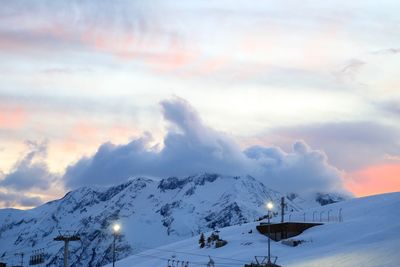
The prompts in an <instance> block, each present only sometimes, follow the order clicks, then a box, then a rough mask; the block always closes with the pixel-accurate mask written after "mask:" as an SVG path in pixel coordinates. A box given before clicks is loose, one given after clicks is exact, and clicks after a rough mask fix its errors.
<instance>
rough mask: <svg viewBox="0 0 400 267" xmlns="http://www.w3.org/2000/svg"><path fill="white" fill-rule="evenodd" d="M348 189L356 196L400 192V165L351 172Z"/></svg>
mask: <svg viewBox="0 0 400 267" xmlns="http://www.w3.org/2000/svg"><path fill="white" fill-rule="evenodd" d="M346 187H347V188H348V189H349V190H350V191H351V192H353V193H354V194H355V195H356V196H368V195H373V194H380V193H385V192H394V191H400V164H379V165H373V166H369V167H366V168H364V169H360V170H357V171H354V172H351V173H349V174H348V175H347V178H346Z"/></svg>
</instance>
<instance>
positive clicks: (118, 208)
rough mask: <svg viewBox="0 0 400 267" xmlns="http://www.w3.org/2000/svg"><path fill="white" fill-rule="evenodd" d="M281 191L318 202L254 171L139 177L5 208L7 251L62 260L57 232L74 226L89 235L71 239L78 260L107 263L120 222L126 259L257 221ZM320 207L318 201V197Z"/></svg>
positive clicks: (0, 231) (300, 204) (0, 233)
mask: <svg viewBox="0 0 400 267" xmlns="http://www.w3.org/2000/svg"><path fill="white" fill-rule="evenodd" d="M281 197H285V199H286V203H287V209H288V210H289V211H290V210H295V211H299V210H301V209H303V208H304V207H305V206H309V205H310V203H312V202H313V201H312V200H311V201H305V200H304V199H301V197H300V196H299V195H298V194H297V195H296V197H294V198H288V197H287V196H286V195H285V194H281V193H279V192H278V191H275V190H272V189H269V188H268V187H266V186H265V185H264V184H263V183H262V182H260V181H258V180H257V179H255V178H254V177H251V176H224V175H219V174H210V173H203V174H199V175H193V176H188V177H183V178H179V177H168V178H165V179H161V180H160V181H156V180H153V179H149V178H144V177H138V178H134V179H131V180H129V181H128V182H125V183H122V184H119V185H116V186H111V187H107V188H106V187H103V188H99V187H82V188H79V189H77V190H73V191H70V192H68V193H66V194H65V196H64V197H62V198H61V199H59V200H53V201H51V202H48V203H45V204H43V205H42V206H39V207H37V208H34V209H31V210H26V211H21V210H0V219H2V220H1V222H2V223H1V225H0V238H1V239H2V241H3V242H2V245H1V246H0V257H1V256H3V258H4V257H6V256H10V251H11V250H14V251H16V250H21V249H26V248H29V250H35V249H38V248H41V247H48V250H47V254H46V263H47V264H55V265H57V264H58V263H60V262H61V260H62V258H63V255H62V250H63V248H62V244H61V242H59V243H58V242H55V241H53V238H54V237H56V236H57V235H58V234H59V231H60V230H66V229H67V230H70V229H72V230H76V231H77V233H79V235H80V236H81V239H82V241H81V242H77V243H75V244H73V242H72V243H71V248H70V250H71V256H70V262H71V266H102V265H104V264H106V263H109V262H110V261H111V259H112V258H111V257H112V253H111V251H112V250H111V248H112V240H113V236H112V232H111V229H110V228H111V225H112V224H113V223H115V222H119V223H121V225H122V227H123V229H124V231H123V233H124V234H123V235H122V236H121V237H120V238H121V240H120V242H118V244H119V245H118V246H119V247H118V250H119V256H120V257H125V256H128V255H131V254H132V253H134V252H138V251H141V250H142V249H141V247H155V246H159V245H164V244H168V243H170V242H175V241H179V240H182V239H184V238H188V237H190V236H194V235H197V234H199V233H200V232H206V231H210V230H212V229H214V228H222V227H226V226H231V225H236V224H242V223H247V222H250V221H254V220H256V219H257V218H259V217H260V216H263V215H265V213H266V210H265V208H264V204H265V202H266V201H267V200H272V201H273V202H275V203H277V205H278V203H280V198H281ZM332 199H333V198H332ZM332 201H333V200H332ZM314 205H318V204H317V202H315V200H314ZM277 210H278V208H277V209H276V211H277ZM78 262H79V263H78ZM80 264H82V265H80Z"/></svg>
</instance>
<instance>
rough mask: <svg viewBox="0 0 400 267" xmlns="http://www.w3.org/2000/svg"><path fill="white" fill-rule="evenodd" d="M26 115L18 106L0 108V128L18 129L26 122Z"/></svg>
mask: <svg viewBox="0 0 400 267" xmlns="http://www.w3.org/2000/svg"><path fill="white" fill-rule="evenodd" d="M27 117H28V115H27V113H26V111H25V109H24V108H22V107H18V106H2V107H0V128H3V129H20V128H22V127H24V125H25V123H26V121H27Z"/></svg>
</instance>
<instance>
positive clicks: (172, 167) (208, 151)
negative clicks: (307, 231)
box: [64, 98, 343, 193]
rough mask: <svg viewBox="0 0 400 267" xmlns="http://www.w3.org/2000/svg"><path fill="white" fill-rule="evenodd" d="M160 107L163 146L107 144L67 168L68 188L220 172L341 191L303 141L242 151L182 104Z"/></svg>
mask: <svg viewBox="0 0 400 267" xmlns="http://www.w3.org/2000/svg"><path fill="white" fill-rule="evenodd" d="M161 107H162V111H163V116H164V119H165V120H166V122H167V123H168V131H167V134H166V135H165V137H164V144H163V145H162V146H161V145H159V146H150V141H151V135H150V134H146V135H144V136H143V137H141V138H139V139H135V140H133V141H131V142H130V143H128V144H123V145H115V144H112V143H105V144H103V145H101V146H100V147H99V149H98V150H97V152H96V153H95V154H94V155H93V156H92V157H85V158H82V159H80V160H79V161H78V162H76V164H74V165H71V166H69V167H68V168H67V170H66V173H65V175H64V181H65V184H66V186H67V187H69V188H76V187H79V186H84V185H92V184H96V185H111V184H115V183H118V182H123V181H125V180H126V179H127V178H129V177H131V176H140V175H146V176H156V177H165V176H172V175H176V176H185V175H191V174H196V173H199V172H217V173H221V174H227V175H245V174H250V175H254V176H256V177H258V178H259V179H260V180H262V181H263V182H265V183H266V184H267V185H268V186H270V187H271V188H275V189H278V190H282V191H297V192H300V191H301V192H304V193H306V192H316V191H320V192H321V191H322V192H330V191H343V186H342V180H341V173H340V172H339V171H338V170H337V169H336V168H334V167H332V166H330V165H329V164H328V163H327V157H326V155H325V154H324V153H323V152H321V151H316V150H312V149H311V148H310V147H309V146H308V145H307V144H306V143H305V142H302V141H299V142H296V143H295V144H294V145H293V148H292V151H291V152H289V153H287V152H284V151H283V150H281V149H280V148H277V147H262V146H253V147H249V148H247V149H246V150H245V151H242V149H241V148H240V146H239V145H238V144H237V143H236V142H235V140H234V139H233V138H232V137H230V136H229V135H227V134H224V133H221V132H218V131H216V130H214V129H212V128H210V127H208V126H206V125H205V123H204V122H203V121H202V119H201V118H200V116H199V114H198V113H197V111H196V110H195V109H194V108H193V107H191V106H190V105H189V103H188V102H187V101H185V100H184V99H181V98H173V99H170V100H165V101H162V102H161ZM160 147H161V148H160Z"/></svg>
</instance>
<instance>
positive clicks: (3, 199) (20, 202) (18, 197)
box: [0, 192, 43, 207]
mask: <svg viewBox="0 0 400 267" xmlns="http://www.w3.org/2000/svg"><path fill="white" fill-rule="evenodd" d="M40 204H43V200H42V199H41V198H40V197H31V196H26V195H24V194H21V193H10V192H0V206H3V207H15V206H22V207H35V206H38V205H40Z"/></svg>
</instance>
